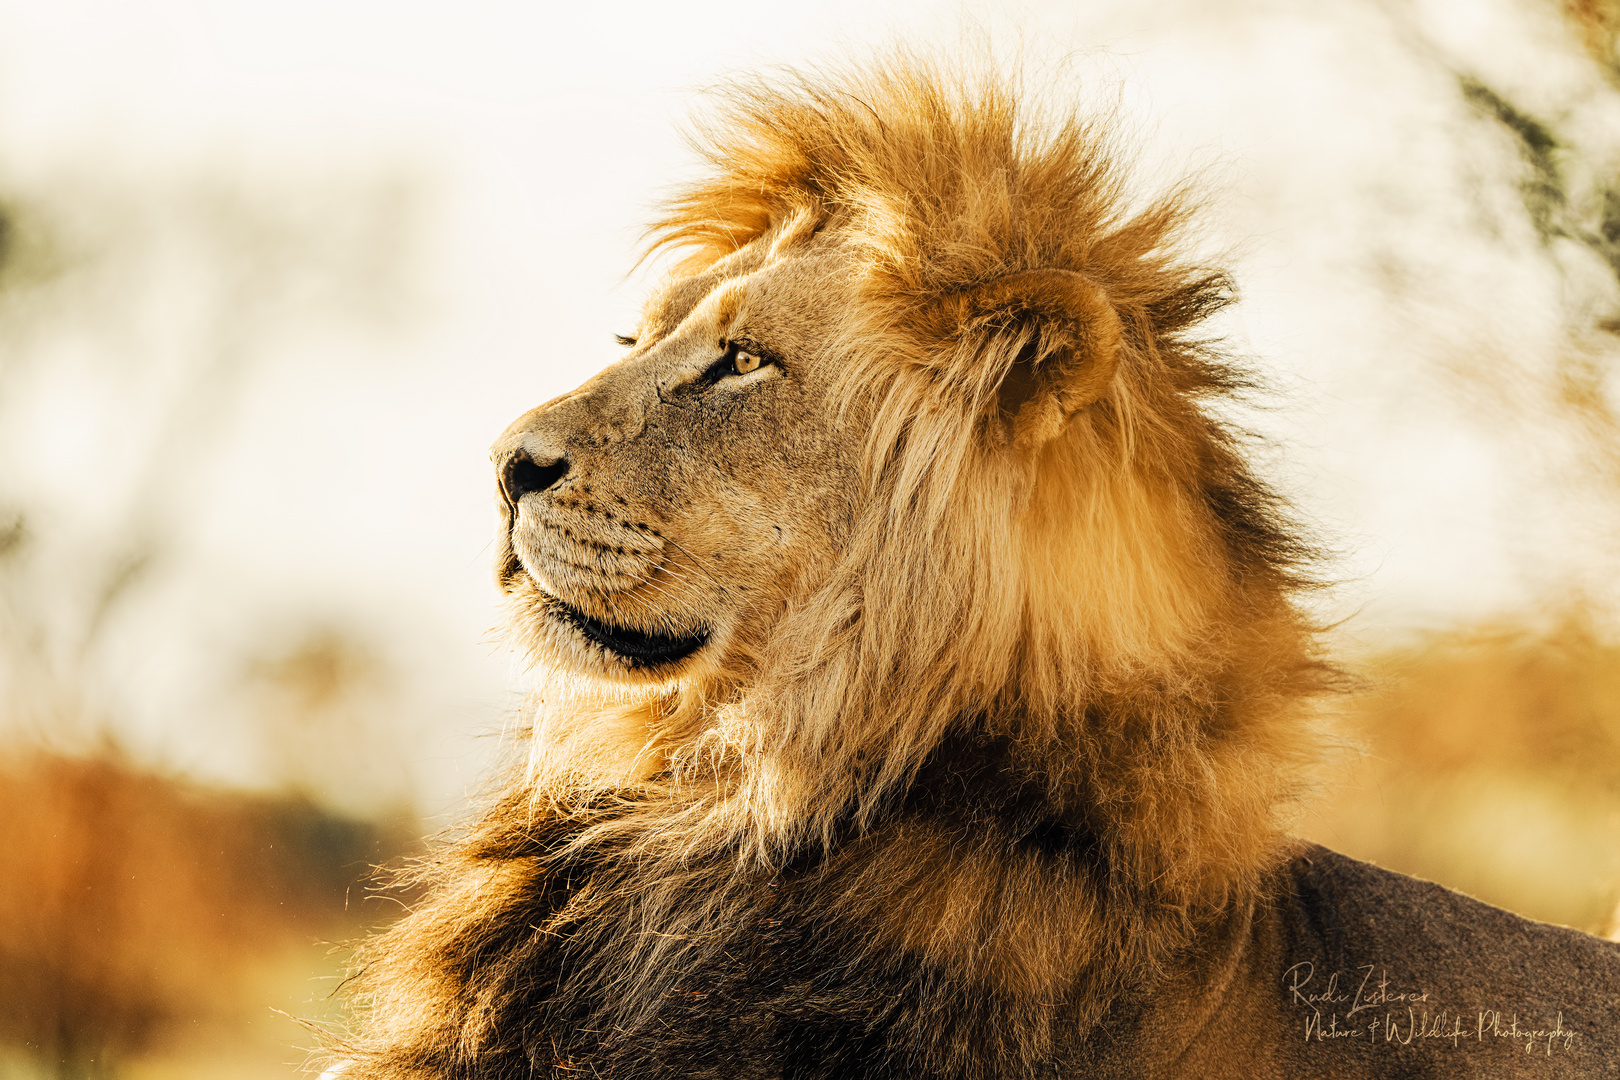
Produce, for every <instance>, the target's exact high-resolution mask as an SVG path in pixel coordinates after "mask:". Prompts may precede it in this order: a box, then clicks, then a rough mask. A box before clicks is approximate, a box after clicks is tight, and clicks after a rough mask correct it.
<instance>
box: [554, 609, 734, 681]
mask: <svg viewBox="0 0 1620 1080" xmlns="http://www.w3.org/2000/svg"><path fill="white" fill-rule="evenodd" d="M543 607H544V611H545V618H546V619H548V620H549V621H550V622H551V623H553V624H554V625H555V626H557V627H559V628H560V629H561V631H562V632H563V633H572V634H576V635H578V637H579V638H580V639H582V640H583V641H584V642H585V643H586V645H587V646H594V647H595V648H598V649H600V650H602V652H603V653H604V654H606V655H607V656H608V657H609V658H611V660H612V661H613V662H614V663H616V664H619V665H623V666H624V667H627V668H633V669H636V670H642V671H646V670H654V669H658V670H667V669H670V668H672V667H674V666H676V665H678V664H679V663H680V662H681V661H683V660H685V659H686V658H687V657H689V656H691V655H692V654H693V653H695V652H697V651H698V650H699V649H701V648H703V646H705V645H707V644H708V643H709V636H710V635H709V631H708V630H705V629H699V630H696V631H693V632H690V633H681V634H666V633H659V632H657V631H653V630H638V629H636V628H634V627H629V626H616V625H614V624H613V623H611V622H607V621H604V620H602V619H597V618H593V617H591V616H590V615H587V614H586V613H585V612H583V611H581V610H580V609H579V608H576V607H573V606H571V605H570V604H568V603H566V602H565V601H563V600H561V599H559V598H557V597H555V596H549V595H548V596H546V597H545V599H544V601H543Z"/></svg>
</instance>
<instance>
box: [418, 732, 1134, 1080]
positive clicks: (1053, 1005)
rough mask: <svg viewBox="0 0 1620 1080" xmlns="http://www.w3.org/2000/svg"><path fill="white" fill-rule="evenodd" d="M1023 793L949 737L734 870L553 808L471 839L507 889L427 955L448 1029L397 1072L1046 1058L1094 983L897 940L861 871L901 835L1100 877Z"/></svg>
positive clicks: (1003, 756) (996, 766) (889, 913)
mask: <svg viewBox="0 0 1620 1080" xmlns="http://www.w3.org/2000/svg"><path fill="white" fill-rule="evenodd" d="M1041 790H1042V789H1041V788H1040V786H1039V785H1037V784H1035V783H1033V782H1031V781H1030V778H1029V777H1027V776H1024V775H1021V774H1020V773H1019V771H1018V770H1017V769H1016V768H1014V767H1013V766H1012V764H1011V763H1010V759H1009V756H1008V754H1007V752H1006V748H1005V747H1004V746H1002V745H1000V744H997V743H994V742H986V741H982V740H973V739H968V738H957V739H953V740H950V741H948V742H947V743H946V744H945V745H943V746H941V747H940V749H939V750H938V751H937V752H936V753H935V754H934V755H933V756H932V757H931V758H930V760H929V761H928V763H927V764H926V765H925V767H924V768H923V770H922V771H921V773H920V774H919V776H918V777H917V779H916V782H915V783H914V784H913V785H911V787H910V789H909V790H908V791H906V792H905V793H904V794H903V795H902V796H900V797H898V798H896V800H895V801H894V803H893V804H892V805H891V806H890V807H889V808H888V809H887V810H886V811H885V812H884V814H883V815H882V817H881V819H880V820H879V821H878V822H877V823H876V824H874V825H872V826H870V827H868V828H865V829H857V828H855V827H854V826H853V825H851V826H848V827H846V828H845V829H844V830H843V835H842V836H841V838H840V840H839V842H838V843H837V844H836V845H834V847H833V848H832V849H831V851H829V852H822V851H818V852H817V853H815V854H810V853H804V854H801V855H800V856H799V857H797V858H793V859H789V860H787V861H786V862H784V863H783V864H780V865H778V866H776V867H775V868H772V869H765V868H757V869H748V868H743V869H739V866H744V867H746V863H740V862H739V861H738V860H737V859H736V856H735V854H734V853H728V852H721V853H717V854H715V855H713V856H711V857H709V858H707V859H706V860H704V861H703V862H701V863H696V864H688V865H684V866H682V867H680V868H678V869H673V870H672V869H671V868H670V867H669V866H668V865H667V864H658V865H657V866H656V867H654V866H653V865H651V864H649V863H647V862H646V861H644V860H641V859H638V858H637V857H636V856H634V855H631V854H628V853H626V851H625V850H624V849H622V848H614V847H609V846H598V847H591V848H586V849H585V850H584V852H583V853H579V852H574V853H569V854H559V853H558V852H559V850H560V849H561V847H562V845H563V844H564V843H565V842H566V841H567V839H568V837H569V835H570V833H571V832H572V831H574V830H576V829H577V828H578V826H577V825H576V824H574V823H573V822H572V821H570V820H568V819H567V818H564V817H557V818H555V819H552V820H549V821H541V822H535V823H533V824H532V825H531V827H529V828H525V829H523V830H521V831H511V832H507V833H505V834H504V835H503V834H499V833H497V834H493V835H486V837H485V839H484V840H483V841H482V842H480V843H478V844H477V845H475V847H474V848H473V849H472V850H470V851H469V852H468V854H470V855H472V856H473V858H474V859H475V860H477V861H482V862H485V863H486V864H500V870H499V873H500V874H501V875H502V877H503V879H504V880H506V881H507V882H508V883H509V884H508V886H507V892H506V893H505V896H504V901H503V902H502V903H501V904H500V905H499V907H498V908H497V909H496V910H494V911H492V912H491V913H490V914H489V916H488V917H487V918H484V919H481V920H479V921H477V922H468V923H465V924H464V925H463V926H462V927H461V928H460V930H459V932H458V933H456V934H452V935H450V936H447V937H446V938H444V939H442V940H441V941H440V943H439V945H438V948H437V955H436V956H435V957H433V958H432V959H431V964H432V968H433V969H434V970H436V971H438V972H440V973H442V976H443V977H445V978H447V979H448V980H449V981H450V984H451V985H449V986H447V987H446V989H448V990H449V991H450V993H449V994H447V995H446V1005H447V1006H448V1007H449V1008H451V1009H452V1010H454V1011H455V1012H456V1013H457V1014H458V1015H457V1016H455V1017H454V1018H453V1020H454V1024H455V1026H456V1027H457V1028H458V1029H459V1038H458V1039H457V1040H456V1045H454V1046H446V1045H444V1043H443V1041H442V1040H440V1041H439V1042H438V1043H437V1048H436V1049H435V1050H432V1051H428V1050H426V1049H424V1050H423V1054H424V1055H427V1056H424V1057H423V1058H422V1059H420V1060H418V1061H417V1062H415V1063H414V1068H415V1071H417V1072H419V1073H423V1074H432V1075H436V1076H444V1077H480V1078H496V1077H500V1078H505V1077H518V1076H523V1077H532V1076H546V1075H555V1076H557V1077H565V1076H576V1075H582V1074H583V1075H597V1076H617V1077H636V1078H640V1077H664V1076H669V1077H675V1076H681V1077H710V1076H712V1077H721V1076H724V1077H728V1078H733V1077H734V1078H741V1077H794V1078H797V1077H804V1078H808V1077H828V1078H831V1077H850V1078H854V1077H863V1078H875V1077H940V1078H945V1077H951V1078H963V1080H968V1078H980V1077H984V1078H988V1077H992V1076H995V1077H1020V1076H1029V1077H1035V1076H1047V1075H1054V1072H1053V1070H1054V1068H1055V1065H1054V1062H1055V1061H1057V1060H1062V1059H1072V1058H1073V1056H1074V1053H1075V1049H1076V1044H1077V1042H1078V1041H1079V1040H1080V1036H1081V1034H1082V1032H1083V1030H1084V1028H1085V1026H1086V1024H1085V1021H1086V1019H1087V1017H1088V1016H1089V1015H1090V1014H1089V1013H1087V1011H1086V1010H1083V1009H1080V1008H1078V1007H1077V1006H1076V1005H1075V1004H1074V1001H1076V1000H1079V999H1084V1000H1088V1001H1095V999H1096V994H1095V989H1096V988H1095V987H1087V988H1086V990H1085V993H1084V994H1083V995H1082V994H1072V995H1071V994H1064V995H1050V994H1033V993H1029V992H1020V991H1019V990H1017V989H1016V988H1013V989H1008V988H1007V987H1004V986H998V985H996V984H995V981H994V980H993V979H990V980H987V979H985V978H978V977H975V976H974V974H973V971H972V969H971V968H967V967H963V966H962V964H960V963H956V962H953V961H952V960H950V959H948V958H947V959H945V960H940V959H937V958H930V957H928V956H925V955H923V954H922V953H921V952H919V950H917V949H915V948H907V947H905V946H903V945H900V944H897V942H899V941H901V940H902V939H903V937H904V934H903V933H901V932H900V931H899V930H898V929H897V928H899V927H904V926H905V925H906V921H907V920H908V919H909V918H911V917H912V915H913V913H912V912H910V911H907V910H900V909H896V908H895V907H894V906H892V905H890V904H887V903H886V902H885V901H884V898H883V896H882V895H881V894H882V892H883V890H884V888H885V885H886V882H884V881H882V880H873V877H872V873H871V867H872V866H873V865H874V863H877V864H882V863H883V862H884V860H885V859H888V860H901V861H904V860H906V859H908V857H909V856H910V855H911V853H912V852H915V855H916V858H918V859H927V858H931V857H934V855H933V854H931V853H938V852H940V851H955V850H964V851H971V852H973V853H974V857H975V858H977V859H980V860H984V861H986V862H987V863H988V864H989V865H994V864H995V861H996V860H998V859H1003V858H1005V859H1008V860H1015V861H1016V862H1017V863H1018V865H1019V866H1020V868H1021V870H1020V872H1021V873H1026V874H1028V873H1044V872H1047V871H1049V872H1050V874H1051V875H1053V876H1055V877H1057V878H1061V879H1064V880H1071V881H1074V882H1075V883H1076V886H1077V887H1079V888H1084V889H1086V890H1087V891H1091V892H1094V893H1097V894H1098V895H1102V894H1104V893H1106V892H1107V890H1108V888H1109V885H1108V881H1109V878H1110V876H1111V875H1110V874H1109V873H1108V868H1107V866H1106V865H1105V862H1106V860H1105V851H1106V845H1105V844H1103V843H1101V842H1100V841H1099V839H1098V837H1097V836H1096V835H1095V833H1094V832H1093V831H1092V830H1090V829H1089V828H1088V827H1087V826H1086V824H1085V823H1084V822H1076V821H1073V820H1068V821H1066V820H1063V819H1061V818H1059V817H1058V816H1057V815H1056V813H1055V812H1054V810H1053V808H1052V806H1051V805H1050V804H1049V803H1048V802H1047V801H1046V799H1045V798H1044V797H1043V796H1042V795H1041V794H1040V791H1041ZM922 872H923V873H924V874H925V875H926V873H927V870H926V868H923V870H922ZM649 874H656V880H654V879H653V878H651V877H649ZM942 887H943V884H942ZM1118 899H1121V900H1127V901H1136V900H1138V899H1139V898H1136V897H1130V898H1126V897H1119V898H1118ZM976 901H977V898H976V897H973V896H971V895H963V896H955V897H953V898H952V901H951V902H952V903H955V904H966V905H969V906H971V905H972V904H974V903H975V902H976ZM1120 976H1121V973H1120V972H1119V971H1114V972H1112V973H1111V977H1113V978H1114V979H1115V981H1116V982H1117V981H1119V980H1120ZM1116 989H1118V987H1116ZM1037 997H1039V998H1050V1000H1034V999H1035V998H1037ZM441 1019H445V1018H441ZM424 1045H425V1044H424ZM428 1056H431V1057H432V1059H433V1060H428V1059H427V1058H428ZM402 1074H404V1075H408V1074H409V1073H408V1071H406V1072H402Z"/></svg>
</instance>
